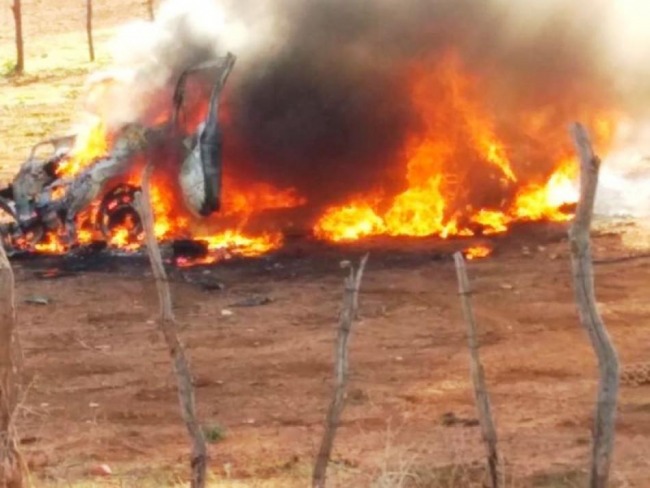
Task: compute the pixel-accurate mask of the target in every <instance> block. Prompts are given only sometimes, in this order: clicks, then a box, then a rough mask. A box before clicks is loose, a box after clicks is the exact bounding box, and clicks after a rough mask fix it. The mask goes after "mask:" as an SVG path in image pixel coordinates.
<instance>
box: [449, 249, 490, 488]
mask: <svg viewBox="0 0 650 488" xmlns="http://www.w3.org/2000/svg"><path fill="white" fill-rule="evenodd" d="M454 261H455V263H456V276H457V277H458V293H459V295H460V300H461V305H462V307H463V315H464V316H465V322H466V323H467V342H468V345H469V353H470V370H471V376H472V383H473V385H474V399H475V401H476V408H477V409H478V418H479V423H480V425H481V436H482V438H483V443H484V444H485V447H486V449H487V465H488V474H489V476H490V486H491V487H492V488H497V487H498V486H499V479H500V478H499V454H498V451H497V432H496V429H495V428H494V421H493V420H492V411H491V408H490V395H489V394H488V389H487V385H486V383H485V373H484V372H483V365H482V364H481V358H480V356H479V342H478V334H477V332H476V318H475V317H474V310H473V308H472V301H471V299H470V296H471V289H470V286H469V279H468V278H467V269H466V267H465V259H464V258H463V255H462V253H460V252H457V253H456V254H454Z"/></svg>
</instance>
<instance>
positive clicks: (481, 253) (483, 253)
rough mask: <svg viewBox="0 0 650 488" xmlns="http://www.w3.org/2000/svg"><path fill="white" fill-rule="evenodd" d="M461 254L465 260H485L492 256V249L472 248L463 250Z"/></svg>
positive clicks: (484, 247) (483, 247)
mask: <svg viewBox="0 0 650 488" xmlns="http://www.w3.org/2000/svg"><path fill="white" fill-rule="evenodd" d="M463 254H464V255H465V258H466V259H470V260H472V259H480V258H486V257H488V256H489V255H490V254H492V249H490V248H489V247H487V246H473V247H469V248H467V249H465V251H463Z"/></svg>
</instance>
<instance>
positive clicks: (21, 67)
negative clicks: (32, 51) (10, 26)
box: [11, 0, 25, 74]
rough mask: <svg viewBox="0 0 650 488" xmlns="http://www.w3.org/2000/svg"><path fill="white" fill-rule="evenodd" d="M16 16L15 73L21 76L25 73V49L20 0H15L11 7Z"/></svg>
mask: <svg viewBox="0 0 650 488" xmlns="http://www.w3.org/2000/svg"><path fill="white" fill-rule="evenodd" d="M11 11H12V12H13V14H14V25H15V30H16V68H15V72H16V73H18V74H21V73H23V72H24V71H25V50H24V47H23V12H22V5H21V1H20V0H14V3H13V4H12V5H11Z"/></svg>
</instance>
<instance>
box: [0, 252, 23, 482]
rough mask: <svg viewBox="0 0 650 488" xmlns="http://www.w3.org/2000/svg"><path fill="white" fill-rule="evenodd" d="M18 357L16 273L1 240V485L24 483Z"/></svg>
mask: <svg viewBox="0 0 650 488" xmlns="http://www.w3.org/2000/svg"><path fill="white" fill-rule="evenodd" d="M18 358H19V354H18V343H17V340H16V304H15V291H14V273H13V270H12V269H11V264H10V263H9V259H8V258H7V253H6V252H5V248H4V246H3V244H2V242H0V488H21V487H22V486H23V477H22V474H23V473H22V469H21V463H20V457H19V454H18V451H17V450H16V439H15V433H14V429H13V419H14V412H15V409H16V405H17V403H18V374H19V372H18V366H19V364H18Z"/></svg>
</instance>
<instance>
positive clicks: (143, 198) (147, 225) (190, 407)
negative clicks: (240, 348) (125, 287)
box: [136, 160, 207, 488]
mask: <svg viewBox="0 0 650 488" xmlns="http://www.w3.org/2000/svg"><path fill="white" fill-rule="evenodd" d="M152 171H153V166H152V163H151V160H149V162H148V163H147V165H146V167H145V169H144V172H143V176H142V193H138V194H137V195H136V205H137V208H138V212H139V214H140V218H141V220H142V228H143V231H144V238H145V244H146V247H147V254H148V255H149V261H150V263H151V269H152V271H153V276H154V279H155V282H156V290H157V292H158V299H159V301H160V329H161V331H162V334H163V336H164V338H165V342H166V343H167V348H168V349H169V354H170V356H171V359H172V363H173V368H174V373H175V375H176V382H177V387H178V399H179V402H180V406H181V416H182V417H183V421H184V422H185V426H186V428H187V432H188V434H189V436H190V440H191V442H192V460H191V467H192V482H191V487H192V488H203V487H205V476H206V469H207V450H206V444H205V436H204V434H203V430H202V429H201V425H200V424H199V422H198V420H197V416H196V404H195V400H194V386H193V383H192V375H191V373H190V368H189V363H188V360H187V357H186V356H185V350H184V347H183V344H182V343H181V341H180V339H179V337H178V334H177V325H176V319H175V317H174V311H173V308H172V300H171V291H170V289H169V282H168V280H167V273H166V272H165V268H164V266H163V262H162V256H161V254H160V247H158V242H157V241H156V235H155V233H154V219H153V209H152V205H151V191H150V180H151V172H152Z"/></svg>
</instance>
